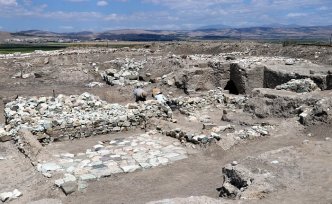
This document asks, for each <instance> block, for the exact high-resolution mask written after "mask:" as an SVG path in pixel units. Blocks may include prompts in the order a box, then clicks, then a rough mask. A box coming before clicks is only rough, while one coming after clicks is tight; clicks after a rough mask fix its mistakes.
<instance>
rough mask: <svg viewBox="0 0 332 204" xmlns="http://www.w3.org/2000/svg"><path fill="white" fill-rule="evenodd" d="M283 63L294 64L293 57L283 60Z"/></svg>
mask: <svg viewBox="0 0 332 204" xmlns="http://www.w3.org/2000/svg"><path fill="white" fill-rule="evenodd" d="M285 64H286V65H294V64H295V61H294V60H293V59H287V60H286V61H285Z"/></svg>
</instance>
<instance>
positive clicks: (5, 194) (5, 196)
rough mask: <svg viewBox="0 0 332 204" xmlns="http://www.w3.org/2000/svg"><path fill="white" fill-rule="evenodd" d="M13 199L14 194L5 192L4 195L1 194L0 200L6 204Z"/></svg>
mask: <svg viewBox="0 0 332 204" xmlns="http://www.w3.org/2000/svg"><path fill="white" fill-rule="evenodd" d="M12 197H13V193H12V192H4V193H0V199H1V201H2V202H5V201H6V200H8V199H11V198H12Z"/></svg>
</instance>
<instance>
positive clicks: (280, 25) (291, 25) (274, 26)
mask: <svg viewBox="0 0 332 204" xmlns="http://www.w3.org/2000/svg"><path fill="white" fill-rule="evenodd" d="M261 27H271V28H298V27H305V26H301V25H297V24H280V23H272V24H267V25H262V26H261Z"/></svg>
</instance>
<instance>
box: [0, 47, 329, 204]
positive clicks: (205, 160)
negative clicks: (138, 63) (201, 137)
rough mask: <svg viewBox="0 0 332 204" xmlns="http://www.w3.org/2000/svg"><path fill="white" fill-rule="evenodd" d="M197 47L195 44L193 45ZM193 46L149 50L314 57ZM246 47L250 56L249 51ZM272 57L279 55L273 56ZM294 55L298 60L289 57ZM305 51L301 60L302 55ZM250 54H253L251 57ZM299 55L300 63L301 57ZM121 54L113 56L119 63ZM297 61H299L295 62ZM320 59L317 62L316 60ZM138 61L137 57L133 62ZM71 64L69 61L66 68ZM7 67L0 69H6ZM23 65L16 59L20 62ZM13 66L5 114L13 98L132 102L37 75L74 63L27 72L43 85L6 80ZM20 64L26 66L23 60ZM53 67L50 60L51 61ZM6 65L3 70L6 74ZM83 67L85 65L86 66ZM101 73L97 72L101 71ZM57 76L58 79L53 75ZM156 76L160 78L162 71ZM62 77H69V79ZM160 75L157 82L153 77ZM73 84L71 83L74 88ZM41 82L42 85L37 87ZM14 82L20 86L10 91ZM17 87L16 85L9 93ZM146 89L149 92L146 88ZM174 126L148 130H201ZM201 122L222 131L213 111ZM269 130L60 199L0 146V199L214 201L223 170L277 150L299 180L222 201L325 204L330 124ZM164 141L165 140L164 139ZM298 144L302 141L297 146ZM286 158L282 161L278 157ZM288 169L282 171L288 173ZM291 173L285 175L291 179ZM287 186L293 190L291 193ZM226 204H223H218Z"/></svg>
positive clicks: (81, 147) (290, 51)
mask: <svg viewBox="0 0 332 204" xmlns="http://www.w3.org/2000/svg"><path fill="white" fill-rule="evenodd" d="M197 44H198V43H197ZM197 44H195V43H194V44H193V45H192V44H190V43H189V45H188V44H180V45H178V46H174V44H172V43H171V44H170V45H167V44H161V45H158V46H156V45H154V46H156V48H155V49H156V50H157V48H159V49H163V52H164V53H167V52H169V51H172V52H174V53H183V54H190V53H191V52H194V51H193V47H194V48H195V46H196V48H197V52H196V53H203V52H204V53H213V54H216V53H219V52H226V51H237V50H241V49H245V48H246V49H249V50H251V51H253V50H258V51H257V52H255V54H257V55H260V54H263V53H264V50H266V49H268V48H270V51H269V52H267V53H266V55H275V54H276V53H279V54H280V55H286V56H289V55H291V56H295V57H302V58H308V59H313V60H317V59H315V58H314V56H313V55H314V52H315V51H317V50H319V49H320V48H306V49H305V48H303V47H300V46H299V47H288V48H281V47H280V46H281V45H274V44H272V45H269V46H268V47H267V45H266V44H246V45H243V44H241V45H239V46H238V47H236V48H232V44H227V45H222V44H221V45H219V44H218V45H213V44H212V45H211V44H209V45H206V47H208V48H206V50H201V49H202V46H197ZM248 47H249V48H248ZM278 49H280V50H279V51H278ZM296 50H302V52H300V54H299V53H296ZM304 51H305V52H304ZM330 52H331V50H324V51H323V52H322V53H325V54H326V55H324V56H322V57H323V58H324V60H322V62H324V63H325V64H331V63H332V61H331V57H329V53H330ZM251 53H253V52H251ZM301 54H302V55H301ZM124 55H125V54H123V53H121V54H119V56H124ZM300 55H301V56H300ZM322 55H323V54H322ZM119 56H106V55H105V56H98V57H96V58H93V57H91V58H89V59H85V60H84V61H85V62H86V63H87V62H89V61H96V62H97V61H98V60H103V61H107V60H110V59H114V58H116V57H119ZM136 57H137V56H136ZM71 60H72V61H71ZM5 61H6V62H5ZM17 61H20V63H21V64H22V61H24V60H22V59H19V60H17ZM17 61H16V62H15V60H3V59H1V60H0V73H1V76H4V77H1V79H0V87H1V89H0V102H1V103H0V109H1V110H3V109H4V102H6V101H8V100H11V99H13V98H15V97H16V96H51V95H52V94H53V90H54V91H55V94H65V95H73V94H81V93H84V92H89V93H91V94H94V95H97V96H99V97H100V98H101V99H102V100H105V101H107V102H109V103H120V104H123V105H125V104H127V103H129V102H133V96H132V93H131V91H132V89H133V87H134V86H126V87H111V86H104V87H96V88H87V87H85V86H84V84H86V83H87V82H90V81H92V80H94V81H99V82H102V79H101V77H100V78H98V77H97V75H93V74H91V75H89V77H86V76H85V75H82V77H80V76H76V77H73V78H72V79H70V77H69V78H68V79H66V80H67V83H63V81H62V80H61V76H63V75H56V76H55V77H54V78H52V74H48V73H49V72H48V71H47V70H46V71H45V70H43V69H44V68H45V67H46V66H47V67H48V68H47V69H53V68H57V69H61V70H59V71H61V73H66V70H67V71H68V69H70V66H75V64H76V63H77V61H79V60H77V59H76V58H75V59H65V60H64V61H63V63H64V64H65V66H61V63H60V62H57V63H58V64H53V65H52V66H50V65H42V64H38V63H35V66H34V67H33V68H34V69H36V70H35V71H40V70H43V72H44V73H46V77H45V78H42V79H27V80H24V79H12V78H11V77H12V76H13V74H15V72H16V71H17V70H19V68H18V67H17V68H15V70H13V69H11V68H12V67H11V66H13V65H14V64H16V65H17ZM27 61H30V62H31V61H32V59H29V60H27ZM54 61H56V60H54ZM52 63H53V62H52ZM9 65H10V66H9ZM86 66H87V65H86ZM105 68H107V67H103V69H105ZM54 72H57V71H54V70H53V72H52V73H54ZM160 72H161V73H164V72H166V70H161V71H160ZM68 73H69V72H68ZM160 75H162V74H160ZM74 80H75V81H74ZM41 81H43V82H42V83H41ZM17 82H19V84H18V85H17ZM15 83H16V85H15ZM152 87H153V86H152V85H150V86H149V87H148V88H149V89H150V88H152ZM163 88H164V90H165V92H166V93H169V92H172V94H173V96H174V97H177V96H181V95H185V94H184V93H183V92H182V91H181V90H179V89H176V88H174V87H167V86H165V87H163ZM174 114H175V116H174V117H175V118H176V119H177V120H178V122H177V123H168V122H165V121H162V120H154V121H153V124H151V127H150V128H155V127H156V125H160V126H163V127H165V129H167V128H168V129H173V128H176V127H181V128H182V129H185V130H200V129H201V128H202V123H200V122H198V121H188V120H187V117H185V116H183V115H182V114H180V113H179V112H177V111H175V113H174ZM200 114H201V115H205V114H206V115H209V116H210V117H211V121H213V122H214V123H215V124H217V125H225V124H227V123H225V122H224V121H221V120H220V118H221V116H222V109H217V108H214V107H210V108H207V109H205V110H202V111H201V112H200ZM265 121H268V122H269V123H270V124H274V125H276V128H275V130H273V132H272V133H271V134H270V135H269V136H267V137H264V138H259V139H255V140H249V141H246V142H245V143H242V144H239V145H236V146H233V147H232V148H231V149H229V150H227V151H225V150H223V149H222V148H220V147H219V146H217V145H215V144H212V145H210V146H207V147H204V148H195V149H194V148H192V146H191V145H187V146H186V147H185V148H186V149H187V150H188V153H189V157H188V158H187V159H184V160H180V161H177V162H175V163H172V164H168V165H166V166H161V167H160V166H159V167H156V168H151V169H147V170H139V171H135V172H132V173H121V174H114V175H111V176H110V177H107V178H102V179H100V180H97V181H92V182H89V186H88V188H87V189H86V190H84V191H83V192H78V191H77V192H75V193H73V194H71V195H68V196H66V195H65V194H64V193H63V192H62V191H61V190H60V189H59V188H57V187H55V186H54V180H55V179H56V178H57V177H56V176H55V177H52V178H46V177H44V176H43V175H42V174H41V173H40V172H38V171H37V170H36V168H35V167H34V166H33V165H32V164H31V162H30V160H29V158H27V157H25V156H24V155H23V154H22V153H21V152H19V150H18V149H17V147H16V145H15V144H14V142H13V141H9V142H5V143H1V142H0V158H3V159H0V181H1V182H0V193H1V192H5V191H12V190H13V189H19V190H20V191H21V192H22V193H23V196H22V197H20V198H18V199H16V200H13V201H10V202H9V203H29V202H31V201H38V200H41V199H46V198H52V199H57V200H58V201H59V202H60V201H61V202H62V203H63V204H67V203H68V204H76V203H114V204H119V203H124V204H126V203H135V204H140V203H147V202H150V201H158V200H163V199H169V198H186V197H190V196H208V197H211V198H213V199H216V202H217V200H219V201H223V200H222V199H220V198H219V192H218V191H217V188H219V187H221V185H222V183H223V176H222V168H223V167H224V166H225V165H226V164H228V163H230V162H232V161H239V162H240V163H241V161H243V160H246V158H247V157H248V156H251V157H256V156H258V155H260V154H262V153H264V152H267V151H271V150H277V149H279V148H283V147H288V146H294V147H295V148H296V149H297V151H298V158H289V160H291V161H293V160H294V162H296V166H297V167H296V168H297V169H299V170H300V172H301V173H300V175H292V176H293V177H291V178H284V177H283V179H285V180H287V179H288V183H289V186H284V187H282V188H278V189H277V190H276V191H274V192H272V193H270V194H267V195H266V196H265V197H264V198H263V199H260V200H251V201H250V200H240V201H232V200H231V201H227V202H233V203H271V204H272V203H273V204H274V203H299V204H300V203H301V204H302V203H308V204H309V203H310V204H311V203H322V204H329V203H330V204H331V203H332V188H331V185H332V176H331V175H332V141H331V140H327V139H326V138H327V137H331V135H332V128H331V125H330V124H323V125H316V126H312V127H304V126H302V125H301V124H300V123H299V122H298V121H297V119H296V118H290V119H283V118H268V119H266V120H265ZM240 122H246V123H249V124H251V123H252V124H255V123H256V122H257V123H260V122H262V120H261V119H258V118H255V119H251V118H250V116H249V115H248V114H246V113H236V114H234V115H233V120H232V122H231V123H232V124H233V125H236V126H237V127H241V125H240ZM0 124H5V116H4V115H3V114H1V115H0ZM141 133H144V130H141V129H137V130H132V131H129V132H120V133H116V134H107V135H99V136H95V137H89V138H84V139H80V140H72V141H65V142H60V143H53V144H50V145H48V146H45V149H46V150H47V151H48V152H50V153H52V154H58V153H61V152H62V151H64V152H68V151H70V152H71V153H78V152H81V151H85V150H86V149H87V148H90V147H91V146H93V145H95V144H97V142H98V141H103V140H105V139H114V138H126V137H128V136H130V135H135V134H141ZM165 137H166V136H165ZM305 140H308V141H306V142H304V141H305ZM284 156H286V157H287V155H284ZM287 168H288V167H287ZM290 172H291V171H290ZM292 183H293V185H292ZM225 203H226V201H225Z"/></svg>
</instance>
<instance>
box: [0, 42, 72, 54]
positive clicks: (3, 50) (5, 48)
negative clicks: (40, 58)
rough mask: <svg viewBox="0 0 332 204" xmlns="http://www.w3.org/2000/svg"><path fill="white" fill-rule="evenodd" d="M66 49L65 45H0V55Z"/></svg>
mask: <svg viewBox="0 0 332 204" xmlns="http://www.w3.org/2000/svg"><path fill="white" fill-rule="evenodd" d="M66 47H68V46H67V45H65V44H59V45H55V44H54V45H52V44H0V54H11V53H15V52H21V53H30V52H34V51H35V50H43V51H50V50H59V49H64V48H66Z"/></svg>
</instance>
